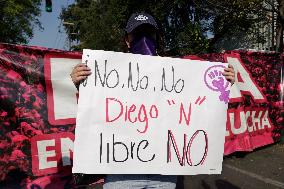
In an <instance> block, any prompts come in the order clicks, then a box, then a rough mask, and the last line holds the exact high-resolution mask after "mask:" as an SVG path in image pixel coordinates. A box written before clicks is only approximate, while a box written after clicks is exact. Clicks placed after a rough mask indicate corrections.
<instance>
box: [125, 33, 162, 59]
mask: <svg viewBox="0 0 284 189" xmlns="http://www.w3.org/2000/svg"><path fill="white" fill-rule="evenodd" d="M156 48H157V45H156V41H155V40H154V39H152V38H151V37H148V36H143V35H142V36H137V37H135V38H134V40H133V41H132V42H131V43H130V49H129V50H130V52H131V53H133V54H142V55H152V56H156V55H157V52H156Z"/></svg>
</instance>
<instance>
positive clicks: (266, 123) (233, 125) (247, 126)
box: [226, 109, 272, 136]
mask: <svg viewBox="0 0 284 189" xmlns="http://www.w3.org/2000/svg"><path fill="white" fill-rule="evenodd" d="M228 116H229V120H228V121H227V124H228V125H227V131H226V136H230V135H239V134H242V133H245V132H246V131H248V132H250V133H251V132H257V131H261V130H264V129H272V124H271V123H270V120H269V117H268V110H264V109H259V110H243V109H230V110H228Z"/></svg>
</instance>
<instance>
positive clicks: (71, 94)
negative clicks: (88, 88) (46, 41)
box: [44, 54, 81, 125]
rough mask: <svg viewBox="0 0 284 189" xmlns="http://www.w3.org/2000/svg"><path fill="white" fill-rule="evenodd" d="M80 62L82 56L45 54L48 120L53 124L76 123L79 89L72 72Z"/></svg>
mask: <svg viewBox="0 0 284 189" xmlns="http://www.w3.org/2000/svg"><path fill="white" fill-rule="evenodd" d="M69 57H70V58H69ZM79 63H81V57H80V56H79V57H78V56H75V55H73V56H71V55H69V56H68V55H57V54H55V55H53V54H50V55H46V56H45V64H44V66H45V70H44V74H45V81H46V91H47V108H48V121H49V123H50V124H52V125H65V124H75V118H76V114H77V97H76V93H77V90H76V88H75V86H74V84H73V82H72V80H71V77H70V73H71V72H72V69H73V68H74V67H75V66H76V65H77V64H79ZM66 110H68V111H66Z"/></svg>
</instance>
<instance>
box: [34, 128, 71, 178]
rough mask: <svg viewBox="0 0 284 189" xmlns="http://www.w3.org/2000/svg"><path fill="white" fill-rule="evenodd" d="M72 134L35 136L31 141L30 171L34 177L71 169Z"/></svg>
mask: <svg viewBox="0 0 284 189" xmlns="http://www.w3.org/2000/svg"><path fill="white" fill-rule="evenodd" d="M73 141H74V134H73V133H69V132H62V133H53V134H44V135H37V136H34V137H32V139H31V152H32V170H33V174H34V175H36V176H41V175H47V174H52V173H57V172H58V171H59V170H63V169H69V171H70V169H71V164H72V159H73Z"/></svg>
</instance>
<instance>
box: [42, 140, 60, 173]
mask: <svg viewBox="0 0 284 189" xmlns="http://www.w3.org/2000/svg"><path fill="white" fill-rule="evenodd" d="M54 145H55V140H42V141H37V149H38V159H39V169H47V168H51V167H56V166H57V162H56V161H48V160H47V158H49V157H55V150H47V147H50V146H54Z"/></svg>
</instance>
